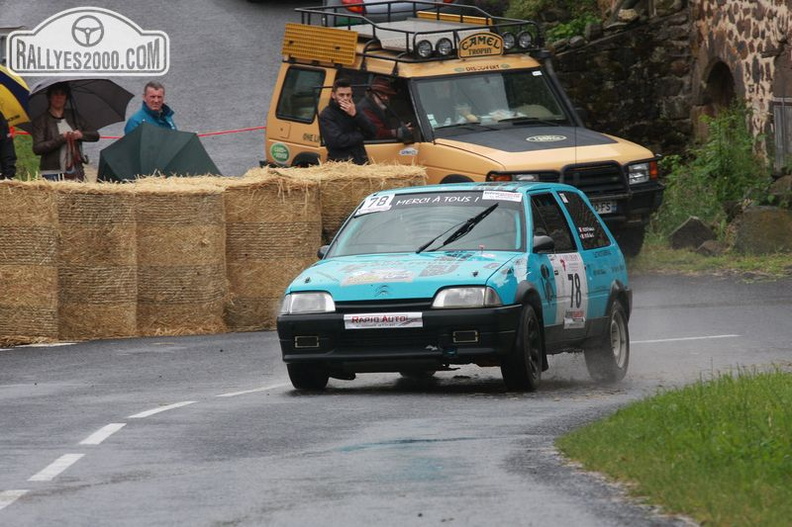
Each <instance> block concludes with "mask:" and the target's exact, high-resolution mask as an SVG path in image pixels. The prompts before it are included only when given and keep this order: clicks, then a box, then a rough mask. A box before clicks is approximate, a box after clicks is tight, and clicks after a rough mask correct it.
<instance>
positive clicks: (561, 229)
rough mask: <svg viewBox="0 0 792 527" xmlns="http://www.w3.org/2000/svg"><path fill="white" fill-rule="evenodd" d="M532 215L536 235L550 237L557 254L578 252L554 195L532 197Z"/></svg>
mask: <svg viewBox="0 0 792 527" xmlns="http://www.w3.org/2000/svg"><path fill="white" fill-rule="evenodd" d="M531 213H532V215H533V229H534V231H533V234H534V235H546V236H550V237H551V238H552V239H553V241H554V242H555V252H557V253H571V252H575V251H577V247H576V246H575V242H574V241H573V238H572V233H571V232H570V231H569V224H567V220H566V218H565V217H564V212H563V211H562V210H561V207H560V206H559V204H558V202H557V201H556V199H555V197H553V195H552V194H538V195H536V196H531Z"/></svg>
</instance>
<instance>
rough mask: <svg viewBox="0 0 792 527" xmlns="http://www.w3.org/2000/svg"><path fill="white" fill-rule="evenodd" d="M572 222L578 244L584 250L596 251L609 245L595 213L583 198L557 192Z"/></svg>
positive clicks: (606, 235)
mask: <svg viewBox="0 0 792 527" xmlns="http://www.w3.org/2000/svg"><path fill="white" fill-rule="evenodd" d="M558 195H559V196H561V201H563V202H564V206H566V209H567V211H568V212H569V215H570V216H571V217H572V221H573V222H575V225H576V226H577V230H578V235H579V236H580V242H581V243H582V244H583V248H584V249H597V248H599V247H607V246H608V245H610V239H609V238H608V234H607V233H606V232H605V229H603V228H602V222H601V221H600V219H599V218H598V217H597V213H596V212H594V211H593V210H592V209H591V207H589V206H588V205H587V204H586V202H585V201H583V198H582V197H580V196H579V195H578V194H575V193H572V192H559V193H558Z"/></svg>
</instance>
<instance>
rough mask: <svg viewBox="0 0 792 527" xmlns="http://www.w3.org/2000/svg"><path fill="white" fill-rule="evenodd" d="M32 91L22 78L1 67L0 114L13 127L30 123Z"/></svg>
mask: <svg viewBox="0 0 792 527" xmlns="http://www.w3.org/2000/svg"><path fill="white" fill-rule="evenodd" d="M28 97H30V89H29V88H28V85H27V84H25V81H24V80H22V77H20V76H18V75H16V74H15V73H12V72H11V70H9V69H8V68H6V67H4V66H0V112H1V113H2V114H3V116H5V118H6V121H8V124H10V125H11V126H17V125H19V124H22V123H26V122H28V121H30V118H29V117H28V114H27V108H28Z"/></svg>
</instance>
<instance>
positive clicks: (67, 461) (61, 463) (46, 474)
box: [28, 454, 85, 481]
mask: <svg viewBox="0 0 792 527" xmlns="http://www.w3.org/2000/svg"><path fill="white" fill-rule="evenodd" d="M84 455H85V454H64V455H62V456H61V457H59V458H58V459H56V460H55V461H53V462H52V463H51V464H50V465H49V466H48V467H47V468H45V469H44V470H42V471H40V472H38V473H37V474H34V475H32V476H30V477H29V478H28V481H52V480H53V479H55V478H56V477H57V476H58V475H59V474H60V473H61V472H63V471H64V470H66V469H67V468H69V467H70V466H72V465H74V464H75V463H77V462H78V461H79V460H80V458H81V457H83V456H84Z"/></svg>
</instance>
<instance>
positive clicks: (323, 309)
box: [280, 293, 335, 315]
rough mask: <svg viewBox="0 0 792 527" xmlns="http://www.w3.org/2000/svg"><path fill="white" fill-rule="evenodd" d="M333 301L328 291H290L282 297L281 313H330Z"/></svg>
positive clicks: (333, 305) (333, 304)
mask: <svg viewBox="0 0 792 527" xmlns="http://www.w3.org/2000/svg"><path fill="white" fill-rule="evenodd" d="M333 311H335V302H333V297H332V296H330V295H329V294H328V293H291V294H288V295H286V296H285V297H283V302H282V303H281V310H280V312H281V315H293V314H297V313H332V312H333Z"/></svg>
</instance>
